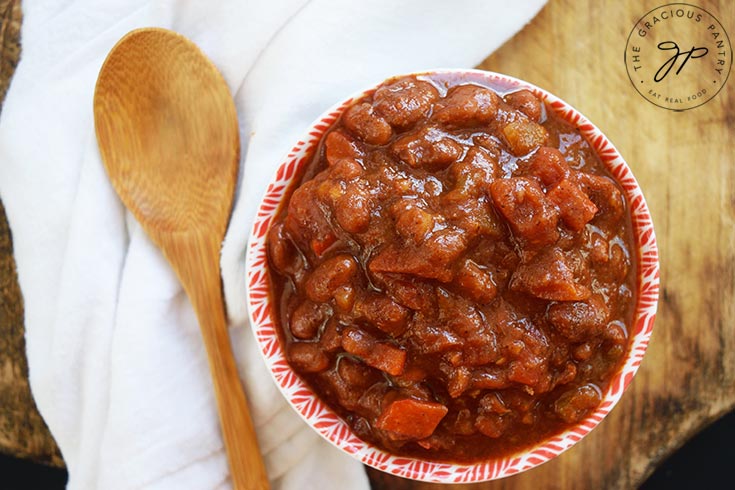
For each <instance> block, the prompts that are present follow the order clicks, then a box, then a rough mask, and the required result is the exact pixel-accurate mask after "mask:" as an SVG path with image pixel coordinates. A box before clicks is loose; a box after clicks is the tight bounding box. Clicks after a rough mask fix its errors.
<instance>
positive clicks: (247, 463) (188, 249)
mask: <svg viewBox="0 0 735 490" xmlns="http://www.w3.org/2000/svg"><path fill="white" fill-rule="evenodd" d="M197 235H199V234H194V235H190V237H189V239H186V240H177V242H178V243H176V245H175V246H174V247H171V248H168V247H164V249H168V250H169V252H174V251H175V252H174V253H176V254H180V255H179V257H178V258H179V259H184V258H185V259H184V260H177V262H178V263H179V264H180V267H179V269H178V271H177V272H178V274H179V278H180V279H181V282H182V284H183V285H184V289H185V290H186V292H187V294H188V296H189V299H190V300H191V302H192V304H193V306H194V310H195V311H196V314H197V318H198V319H199V327H200V328H201V331H202V337H203V339H204V345H205V348H206V350H207V356H208V358H209V369H210V371H211V374H212V380H213V381H214V392H215V396H216V398H217V407H218V409H219V418H220V425H221V427H222V436H223V438H224V441H225V448H226V450H227V459H228V461H229V465H230V474H231V476H232V484H233V488H234V489H236V490H241V489H242V490H244V489H248V490H251V489H252V490H255V489H258V490H261V489H268V488H270V485H269V483H268V475H267V473H266V470H265V465H264V463H263V459H262V457H261V453H260V449H259V448H258V440H257V437H256V433H255V428H254V427H253V422H252V418H251V416H250V408H249V407H248V403H247V400H246V399H245V393H244V391H243V388H242V384H241V382H240V377H239V375H238V373H237V366H236V364H235V358H234V356H233V354H232V346H231V344H230V337H229V333H228V330H227V321H226V318H225V309H224V300H223V296H222V283H221V279H220V268H219V253H220V243H221V241H217V240H215V239H212V238H209V237H204V236H201V235H199V236H197Z"/></svg>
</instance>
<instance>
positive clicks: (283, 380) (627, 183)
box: [246, 69, 659, 483]
mask: <svg viewBox="0 0 735 490" xmlns="http://www.w3.org/2000/svg"><path fill="white" fill-rule="evenodd" d="M428 73H432V74H447V75H460V76H462V77H466V79H468V80H469V81H472V80H473V79H474V80H476V81H483V82H486V83H492V84H500V85H503V86H507V87H508V88H509V89H511V90H512V89H516V88H527V89H529V90H531V91H532V92H533V93H534V94H536V95H537V96H538V97H540V98H542V99H544V100H545V101H546V102H547V104H548V105H549V106H550V107H551V108H552V109H553V110H555V111H556V112H557V113H558V114H559V115H560V116H561V117H563V118H564V119H565V120H566V121H568V122H570V123H571V124H573V125H574V126H576V127H577V128H578V129H579V130H580V132H581V133H582V134H583V136H584V137H585V138H586V139H587V141H588V142H589V143H590V144H591V145H592V146H593V147H594V149H595V150H596V151H597V154H598V155H599V157H600V159H601V160H602V162H603V163H604V164H605V165H606V166H607V168H608V169H609V170H610V172H611V173H612V174H613V176H614V177H615V178H616V179H617V181H618V182H619V183H620V184H621V186H622V188H623V190H624V192H625V195H626V197H627V199H628V202H629V203H630V211H631V214H632V223H633V235H634V240H635V243H636V247H637V250H638V254H637V258H638V264H637V265H638V283H637V286H638V302H637V305H636V311H635V318H634V324H633V332H632V335H633V337H632V344H631V346H630V350H629V352H628V355H627V357H626V360H625V363H624V364H623V366H622V368H621V369H620V371H619V372H618V373H617V374H616V375H615V376H614V377H613V379H612V380H611V382H610V385H609V387H608V389H607V390H606V392H605V393H604V394H603V395H604V396H603V401H602V403H601V404H600V406H599V407H598V408H597V410H595V411H594V412H593V413H591V414H590V415H589V416H587V417H586V418H585V419H583V420H582V421H581V422H579V423H578V424H577V425H576V426H574V427H572V428H571V429H569V430H567V431H566V432H564V433H562V434H560V435H557V436H555V437H552V438H550V439H548V440H546V441H544V442H542V443H539V444H538V445H536V446H534V447H532V448H530V449H528V450H526V451H523V452H520V453H517V454H514V455H512V456H508V457H504V458H499V459H492V460H489V461H484V462H478V463H474V464H454V463H441V462H433V461H426V460H421V459H416V458H411V457H405V456H396V455H393V454H389V453H387V452H385V451H383V450H382V449H379V448H377V447H375V446H373V445H371V444H369V443H367V442H365V441H363V440H361V439H359V438H358V437H357V436H355V435H354V434H353V433H352V431H351V430H350V427H349V426H348V425H347V424H346V423H345V422H344V421H343V420H342V419H341V418H339V417H338V416H337V415H336V414H335V413H334V412H333V411H332V410H331V409H330V408H329V407H328V406H327V405H326V404H325V403H324V402H322V401H321V400H320V399H319V398H318V397H317V396H316V395H315V394H314V393H313V391H312V390H311V389H310V388H309V387H308V386H307V385H306V383H304V381H302V380H301V378H300V377H299V376H298V375H297V374H296V373H295V372H294V371H293V370H292V369H291V367H290V366H289V365H288V362H287V361H286V357H285V355H284V352H283V349H282V348H281V344H280V340H279V338H278V333H277V331H276V328H277V326H276V324H275V323H274V320H273V316H272V313H273V311H272V306H271V304H270V300H269V292H268V291H269V287H268V271H267V255H266V243H265V238H266V235H267V231H268V228H269V226H270V223H271V221H272V219H273V218H274V216H275V214H276V212H277V210H278V207H279V204H280V202H281V199H282V197H283V195H284V193H285V192H286V191H287V189H288V186H289V185H290V183H291V181H292V179H293V177H294V176H295V175H296V174H297V170H298V169H299V168H301V166H302V165H305V164H306V163H308V162H307V160H308V158H306V157H307V156H308V154H309V153H310V150H311V149H312V148H313V147H314V146H315V145H317V144H318V143H319V140H320V139H321V137H322V135H323V134H324V133H325V132H326V130H327V129H328V128H329V127H330V126H331V125H332V124H333V123H334V122H335V121H336V120H337V118H338V117H339V116H340V114H341V113H342V111H343V110H344V109H345V107H346V106H348V105H349V104H350V103H351V102H352V101H353V100H356V99H358V98H360V97H362V96H363V95H366V94H369V93H371V92H372V91H373V90H375V88H376V87H377V86H378V85H380V84H378V85H375V86H372V87H370V88H368V89H366V90H363V91H360V92H358V93H357V94H355V95H353V96H352V97H349V98H348V99H347V100H345V101H344V102H341V103H339V104H336V105H335V106H333V107H332V108H330V109H329V110H327V111H326V112H325V113H324V114H322V116H320V117H319V118H318V119H317V120H316V121H315V122H314V123H313V124H312V125H311V126H310V127H309V129H308V130H307V131H306V133H305V134H304V136H303V138H302V139H301V140H299V141H298V143H296V145H295V146H294V147H293V149H292V150H291V151H290V152H289V153H288V155H287V156H286V157H285V158H284V160H283V162H282V163H281V164H280V165H279V167H278V170H277V171H276V175H275V176H274V178H273V180H272V181H271V183H270V184H269V185H268V187H267V189H266V192H265V196H264V197H263V200H262V201H261V204H260V206H259V207H258V211H257V214H256V216H255V221H254V224H253V228H252V231H251V234H250V238H249V241H248V247H247V252H246V278H247V286H248V294H247V307H248V314H249V317H250V325H251V328H252V330H253V333H254V334H255V337H256V339H257V342H258V346H259V350H260V352H261V354H262V355H263V358H264V360H265V363H266V364H267V366H268V368H269V370H270V372H271V375H272V376H273V379H274V380H275V381H276V384H277V385H278V387H279V389H280V390H281V392H282V393H283V395H284V396H285V397H286V399H287V400H288V402H289V403H290V404H291V406H292V407H293V408H294V409H295V410H296V412H297V413H299V415H301V417H302V418H303V419H304V420H305V421H306V422H307V423H308V424H309V425H310V426H311V427H312V428H314V430H316V431H317V432H318V433H319V434H320V435H321V436H322V437H324V438H325V439H326V440H328V441H329V442H331V443H332V444H334V445H335V446H337V447H338V448H340V449H341V450H343V451H344V452H346V453H347V454H349V455H351V456H353V457H354V458H356V459H358V460H359V461H361V462H363V463H365V464H367V465H369V466H372V467H373V468H377V469H379V470H382V471H385V472H387V473H390V474H393V475H397V476H401V477H404V478H410V479H413V480H421V481H427V482H434V483H471V482H481V481H488V480H495V479H498V478H503V477H507V476H510V475H514V474H517V473H520V472H522V471H526V470H529V469H531V468H534V467H536V466H538V465H540V464H542V463H545V462H546V461H549V460H550V459H552V458H554V457H555V456H558V455H559V454H561V453H563V452H564V451H566V450H567V449H569V448H570V447H572V446H573V445H574V444H576V443H577V442H579V441H580V440H581V439H582V438H583V437H584V436H585V435H587V434H588V433H589V432H590V431H591V430H592V429H594V428H595V427H596V426H597V425H598V424H599V423H600V422H601V421H602V419H603V418H604V417H605V416H606V415H607V414H608V413H609V412H610V411H611V410H612V408H613V407H614V406H615V404H616V403H617V402H618V400H620V397H621V396H622V394H623V391H625V389H626V388H627V387H628V385H629V384H630V382H631V380H632V379H633V376H634V375H635V373H636V371H637V370H638V367H639V366H640V364H641V361H642V360H643V355H644V354H645V352H646V348H647V347H648V341H649V339H650V337H651V331H652V329H653V322H654V319H655V317H656V308H657V304H658V293H659V263H658V249H657V246H656V237H655V234H654V231H653V222H652V220H651V214H650V212H649V210H648V206H647V205H646V201H645V199H644V197H643V193H642V191H641V189H640V187H639V186H638V182H636V180H635V177H634V176H633V173H632V172H631V170H630V168H629V167H628V165H627V164H626V163H625V161H624V160H623V157H622V156H620V154H619V153H618V151H617V149H615V147H614V146H613V144H612V143H611V142H610V141H609V140H608V139H607V137H605V135H604V134H602V132H601V131H600V130H599V129H598V128H597V127H596V126H595V125H594V124H592V123H591V122H590V121H589V120H588V119H587V118H586V117H584V116H583V115H582V114H581V113H580V112H578V111H577V110H576V109H574V108H573V107H572V106H570V105H569V104H567V103H566V102H564V101H563V100H561V99H559V98H558V97H556V96H554V95H552V94H550V93H549V92H547V91H545V90H543V89H541V88H538V87H536V86H535V85H533V84H530V83H528V82H525V81H523V80H519V79H516V78H513V77H510V76H507V75H501V74H498V73H493V72H488V71H482V70H470V69H440V70H427V71H423V72H416V73H413V75H421V74H428ZM381 83H382V82H381Z"/></svg>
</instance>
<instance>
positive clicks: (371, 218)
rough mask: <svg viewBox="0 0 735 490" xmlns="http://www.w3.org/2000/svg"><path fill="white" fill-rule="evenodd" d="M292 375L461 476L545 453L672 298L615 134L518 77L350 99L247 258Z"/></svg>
mask: <svg viewBox="0 0 735 490" xmlns="http://www.w3.org/2000/svg"><path fill="white" fill-rule="evenodd" d="M246 262H247V271H246V276H247V282H248V297H247V303H248V308H249V313H250V320H251V326H252V329H253V331H254V333H255V336H256V338H257V341H258V344H259V346H260V350H261V352H262V354H263V357H264V359H265V362H266V364H267V365H268V367H269V368H270V371H271V373H272V375H273V378H274V380H275V382H276V384H277V385H278V386H279V388H280V389H281V391H282V392H283V394H284V396H285V397H286V399H287V400H288V401H289V402H290V403H291V405H292V406H293V408H294V409H295V410H296V411H297V412H298V413H299V414H300V415H301V416H302V417H303V418H304V420H305V421H306V422H307V423H308V424H309V425H311V426H312V427H313V428H314V429H315V430H316V431H317V432H318V433H319V434H321V435H322V436H323V437H324V438H326V439H327V440H328V441H330V442H331V443H333V444H334V445H335V446H337V447H338V448H340V449H341V450H343V451H345V452H347V453H348V454H350V455H352V456H353V457H355V458H357V459H359V460H360V461H362V462H363V463H365V464H367V465H370V466H372V467H375V468H377V469H380V470H383V471H386V472H388V473H392V474H395V475H399V476H402V477H406V478H411V479H416V480H423V481H430V482H443V483H462V482H478V481H486V480H492V479H497V478H502V477H506V476H509V475H512V474H515V473H519V472H521V471H525V470H527V469H530V468H533V467H535V466H537V465H539V464H542V463H544V462H546V461H548V460H549V459H551V458H553V457H555V456H557V455H558V454H560V453H562V452H563V451H565V450H566V449H568V448H569V447H571V446H572V445H574V444H575V443H576V442H578V441H579V440H580V439H581V438H582V437H584V436H585V435H586V434H587V433H589V432H590V431H591V430H592V429H593V428H594V427H595V426H596V425H597V424H599V423H600V421H601V420H602V419H603V418H604V417H605V416H606V415H607V414H608V413H609V412H610V410H611V409H612V408H613V406H614V405H615V404H616V403H617V401H618V400H619V399H620V397H621V395H622V394H623V391H624V390H625V388H626V387H627V386H628V384H629V383H630V382H631V380H632V378H633V376H634V374H635V372H636V371H637V369H638V366H639V365H640V363H641V361H642V359H643V355H644V353H645V350H646V347H647V345H648V340H649V337H650V335H651V330H652V328H653V321H654V318H655V314H656V305H657V301H658V279H659V269H658V253H657V248H656V240H655V236H654V232H653V224H652V222H651V217H650V213H649V210H648V208H647V206H646V203H645V200H644V198H643V194H642V192H641V190H640V187H639V186H638V184H637V182H636V180H635V178H634V177H633V175H632V173H631V171H630V169H629V168H628V166H627V164H626V163H625V161H624V160H623V158H622V157H621V156H620V154H619V153H618V151H617V150H616V149H615V147H614V146H613V145H612V144H611V143H610V141H609V140H608V139H607V138H606V137H605V136H604V135H603V134H602V133H601V132H600V130H599V129H597V128H596V127H595V126H594V125H593V124H592V123H591V122H589V121H588V120H587V119H586V118H585V117H584V116H582V115H581V114H580V113H579V112H577V111H576V110H575V109H574V108H572V107H571V106H569V105H568V104H567V103H565V102H564V101H562V100H560V99H559V98H557V97H556V96H554V95H552V94H550V93H548V92H546V91H544V90H542V89H540V88H538V87H535V86H533V85H531V84H529V83H526V82H523V81H521V80H517V79H514V78H511V77H508V76H505V75H500V74H496V73H491V72H485V71H478V70H437V71H430V72H425V73H414V74H410V75H404V76H399V77H394V78H391V79H389V80H386V81H384V82H382V83H380V84H378V85H377V86H374V87H371V88H369V89H367V90H365V91H362V92H360V93H359V94H356V95H355V96H353V97H350V98H348V99H347V100H345V101H343V102H341V103H339V104H337V105H335V106H334V107H333V108H331V109H330V110H328V111H327V112H325V113H324V115H322V117H320V118H319V119H318V120H317V121H316V122H314V124H312V126H310V127H309V128H308V129H307V131H306V132H305V136H304V137H303V138H302V139H301V140H300V141H298V142H297V143H296V145H295V146H294V147H293V149H292V150H291V152H290V153H289V154H288V155H287V156H286V158H285V159H284V160H283V162H282V163H281V165H280V166H279V168H278V171H277V173H276V175H275V177H274V179H273V181H272V182H271V183H270V185H269V186H268V188H267V190H266V194H265V197H264V199H263V201H262V202H261V205H260V208H259V210H258V213H257V216H256V219H255V223H254V226H253V229H252V234H251V236H250V241H249V244H248V249H247V253H246Z"/></svg>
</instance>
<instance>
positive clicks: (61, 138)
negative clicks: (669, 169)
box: [0, 0, 544, 490]
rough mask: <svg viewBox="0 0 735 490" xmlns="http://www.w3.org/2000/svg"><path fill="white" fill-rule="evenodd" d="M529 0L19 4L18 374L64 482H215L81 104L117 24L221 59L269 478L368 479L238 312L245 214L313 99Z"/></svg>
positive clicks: (226, 269)
mask: <svg viewBox="0 0 735 490" xmlns="http://www.w3.org/2000/svg"><path fill="white" fill-rule="evenodd" d="M543 3H544V2H543V0H531V1H526V2H515V3H513V4H508V3H507V2H500V1H481V0H460V1H457V2H451V3H450V2H440V1H433V0H424V1H421V0H408V1H404V2H395V1H390V0H375V1H365V2H340V1H337V0H310V1H307V0H282V1H278V2H265V1H260V2H251V1H243V0H240V1H235V0H221V1H217V2H198V1H194V0H188V1H187V0H161V1H150V0H108V1H105V2H98V1H96V0H67V1H64V2H58V1H56V0H27V1H26V0H24V2H23V9H24V21H23V26H22V32H21V35H22V46H23V53H22V59H21V62H20V64H19V65H18V68H17V70H16V74H15V77H14V79H13V81H12V84H11V87H10V91H9V93H8V96H7V99H6V101H5V105H4V107H3V112H2V114H1V115H0V198H2V200H3V203H4V205H5V208H6V211H7V214H8V220H9V223H10V226H11V229H12V232H13V240H14V247H15V255H16V262H17V267H18V275H19V280H20V285H21V289H22V291H23V295H24V301H25V311H26V345H27V354H28V359H29V368H30V381H31V387H32V390H33V394H34V397H35V399H36V402H37V405H38V407H39V410H40V411H41V413H42V415H43V416H44V418H45V420H46V422H47V423H48V426H49V428H50V429H51V432H52V434H53V435H54V437H55V438H56V440H57V442H58V444H59V447H60V448H61V451H62V453H63V456H64V459H65V461H66V463H67V466H68V469H69V475H70V478H69V484H68V487H69V488H72V489H92V488H100V489H111V490H114V489H123V488H124V489H128V488H156V489H169V488H170V489H177V490H179V489H187V488H191V489H205V488H206V489H209V488H230V482H229V479H228V471H227V462H226V458H225V454H224V450H223V444H222V440H221V437H220V434H219V426H218V421H217V413H216V406H215V400H214V395H213V392H212V386H211V381H210V378H209V371H208V367H207V360H206V355H205V352H204V347H203V344H202V342H201V336H200V333H199V330H198V326H197V322H196V318H195V316H194V313H193V310H192V308H191V305H190V304H189V302H188V300H187V298H186V296H185V294H184V293H183V291H182V289H181V286H180V285H179V284H178V282H177V280H176V278H175V276H174V274H173V272H172V271H171V269H170V267H169V266H168V264H167V263H166V261H165V260H164V258H163V257H162V255H161V253H160V252H159V251H158V250H157V249H156V248H155V247H154V246H153V245H152V244H151V242H150V241H149V240H148V238H147V237H146V235H145V233H144V232H143V231H142V229H141V228H140V226H139V225H138V224H137V223H136V222H135V221H134V219H132V218H131V216H130V215H129V213H127V212H126V210H125V209H124V207H123V206H122V204H121V203H120V201H119V200H118V198H117V196H116V195H115V193H114V191H113V189H112V187H111V185H110V183H109V181H108V179H107V176H106V174H105V171H104V168H103V166H102V163H101V160H100V157H99V152H98V150H97V143H96V140H95V136H94V121H93V115H92V100H93V92H94V85H95V81H96V78H97V74H98V71H99V69H100V67H101V65H102V62H103V60H104V58H105V56H106V55H107V53H108V52H109V50H110V49H111V48H112V46H113V45H114V44H115V42H117V40H119V39H120V38H121V37H122V36H123V35H124V34H125V33H127V32H128V31H130V30H131V29H134V28H137V27H144V26H160V27H165V28H169V29H172V30H175V31H178V32H180V33H182V34H184V35H185V36H187V37H189V38H190V39H192V40H193V41H194V42H195V43H196V44H198V45H199V46H200V47H201V49H202V50H203V51H204V52H205V53H206V54H207V55H208V56H209V57H210V58H211V59H212V60H213V62H214V63H215V64H216V65H217V66H218V67H219V69H220V70H221V71H222V73H223V75H224V77H225V80H226V81H227V83H228V84H229V86H230V89H231V90H232V92H233V94H234V97H235V102H236V106H237V110H238V114H239V119H240V129H241V140H242V167H241V172H240V184H239V191H238V194H237V197H236V204H235V208H234V212H233V216H232V221H231V224H230V227H229V230H228V233H227V237H226V240H225V243H224V245H223V252H222V270H223V284H224V289H225V296H226V301H227V309H228V313H229V320H230V323H231V325H232V326H233V328H232V329H231V339H232V342H233V347H234V350H235V352H236V357H237V360H238V367H239V370H240V375H241V378H242V380H243V383H244V385H245V388H246V390H247V393H248V399H249V401H250V403H251V406H252V409H253V410H252V411H253V417H254V421H255V425H256V429H257V431H258V437H259V440H260V444H261V448H262V450H263V452H264V455H265V459H266V465H267V468H268V472H269V476H270V478H271V479H272V481H273V484H274V487H275V488H284V489H297V488H298V489H304V488H314V489H320V490H328V489H332V488H335V489H336V488H354V489H365V488H368V487H369V484H368V481H367V477H366V475H365V473H364V470H363V468H362V466H361V465H360V464H359V463H358V462H357V461H355V460H353V459H352V458H350V457H349V456H346V455H345V454H343V453H341V452H340V451H339V450H337V449H334V448H333V447H332V446H330V445H329V444H328V443H327V442H325V441H324V440H322V439H321V438H320V437H319V436H318V435H317V434H316V433H315V432H313V431H312V430H311V429H310V428H309V427H308V426H306V424H305V423H303V422H302V421H301V419H300V418H299V417H298V416H297V415H296V414H295V413H294V412H293V410H291V408H290V407H289V406H288V405H287V403H286V402H285V401H284V400H283V398H282V397H281V396H280V393H279V392H278V390H277V389H276V387H275V384H274V383H273V382H272V380H271V378H270V375H269V374H268V372H267V370H266V368H265V366H264V364H263V362H262V360H261V358H260V355H259V354H258V352H257V346H256V345H255V342H254V339H253V337H252V334H251V332H250V330H249V328H248V326H247V315H246V310H245V275H244V260H243V258H244V251H245V245H246V240H247V236H248V232H249V228H250V226H251V223H252V215H253V213H254V211H255V208H256V206H257V204H258V201H259V200H260V198H261V196H262V194H263V192H264V189H265V186H266V185H267V183H268V181H269V179H270V178H271V176H272V175H273V173H274V172H275V168H276V166H277V165H278V164H279V163H280V160H281V158H282V157H283V156H284V155H285V154H286V152H287V151H288V150H289V149H290V147H291V146H292V145H293V143H294V142H295V141H296V140H297V139H298V137H299V136H300V135H301V133H302V132H303V131H304V129H305V128H306V126H307V125H308V124H309V123H310V122H311V121H312V120H313V119H314V118H315V117H316V116H318V115H319V114H320V113H321V112H322V111H323V110H324V109H326V108H327V107H329V106H330V105H331V104H333V103H334V102H336V101H337V100H339V99H342V98H344V97H346V96H347V95H349V94H350V93H352V92H354V91H355V90H357V89H359V88H362V87H365V86H367V85H370V84H374V83H376V82H378V81H380V80H382V79H383V78H386V77H388V76H391V75H396V74H400V73H405V72H410V71H414V70H420V69H427V68H433V67H438V66H441V67H449V66H459V67H471V66H474V65H476V64H477V63H479V62H480V61H481V60H482V59H483V58H484V57H485V56H487V55H488V54H489V53H491V52H492V51H493V50H494V49H496V48H497V47H498V46H500V45H501V44H502V43H503V42H504V41H505V40H506V39H508V38H509V37H510V36H512V35H513V34H514V33H515V32H517V31H518V30H519V29H520V28H521V27H523V26H524V25H525V24H526V23H527V22H528V21H529V20H530V19H531V18H532V17H533V16H534V15H535V14H536V12H537V11H538V10H539V9H540V8H541V6H542V5H543Z"/></svg>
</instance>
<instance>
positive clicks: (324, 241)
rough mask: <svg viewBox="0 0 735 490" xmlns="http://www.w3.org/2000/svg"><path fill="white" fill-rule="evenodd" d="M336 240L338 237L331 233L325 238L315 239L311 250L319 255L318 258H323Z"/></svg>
mask: <svg viewBox="0 0 735 490" xmlns="http://www.w3.org/2000/svg"><path fill="white" fill-rule="evenodd" d="M336 240H337V237H336V236H334V235H333V234H332V233H329V234H328V235H327V236H325V237H321V238H314V239H313V240H312V241H311V249H312V250H313V251H314V253H315V254H317V256H319V257H321V256H322V255H323V254H324V252H326V251H327V249H328V248H329V247H331V246H332V244H333V243H334V242H335V241H336Z"/></svg>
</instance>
